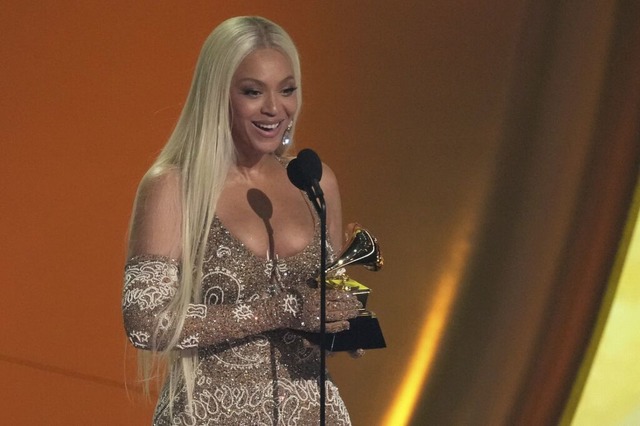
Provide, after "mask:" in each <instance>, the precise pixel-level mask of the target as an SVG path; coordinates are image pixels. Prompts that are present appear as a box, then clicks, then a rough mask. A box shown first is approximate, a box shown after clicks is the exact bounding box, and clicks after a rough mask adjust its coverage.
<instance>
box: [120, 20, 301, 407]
mask: <svg viewBox="0 0 640 426" xmlns="http://www.w3.org/2000/svg"><path fill="white" fill-rule="evenodd" d="M259 48H274V49H278V50H280V51H281V52H283V53H284V54H285V55H286V56H287V57H288V58H289V60H290V61H291V66H292V68H293V73H294V78H295V80H296V84H297V86H298V90H296V94H295V96H297V101H298V111H299V108H300V105H301V103H302V99H301V80H300V60H299V57H298V52H297V50H296V47H295V45H294V44H293V41H292V40H291V38H290V37H289V35H288V34H287V33H286V32H285V31H284V30H283V29H282V28H281V27H280V26H278V25H276V24H275V23H273V22H271V21H269V20H267V19H265V18H261V17H254V16H241V17H235V18H231V19H228V20H226V21H224V22H223V23H221V24H220V25H219V26H218V27H217V28H216V29H215V30H214V31H213V32H212V33H211V34H210V35H209V37H208V38H207V40H206V41H205V43H204V45H203V47H202V50H201V52H200V56H199V58H198V62H197V64H196V69H195V73H194V77H193V81H192V84H191V89H190V90H189V95H188V97H187V100H186V103H185V105H184V108H183V110H182V113H181V114H180V118H179V119H178V122H177V124H176V127H175V129H174V131H173V133H172V135H171V136H170V138H169V140H168V142H167V144H166V145H165V147H164V148H163V150H162V151H161V153H160V155H159V156H158V158H157V159H156V161H155V162H154V164H153V165H152V166H151V168H150V169H149V171H148V172H147V173H146V174H145V176H144V177H143V183H142V184H141V187H142V186H143V184H144V182H145V180H148V179H154V178H157V177H158V176H161V175H163V174H165V173H167V172H168V171H172V170H174V171H178V172H179V175H180V181H181V195H182V197H181V198H182V200H181V203H182V229H181V232H182V236H181V240H182V258H181V274H180V286H179V289H178V292H177V293H176V296H175V297H174V299H173V300H172V302H171V304H170V306H169V307H168V308H167V312H168V313H171V315H169V317H170V318H172V320H173V324H172V325H173V326H172V327H170V329H171V332H172V333H173V334H172V336H168V337H170V339H169V344H168V346H167V349H166V350H165V351H163V352H162V353H160V354H158V357H159V358H160V359H161V360H164V361H168V362H169V364H170V365H171V364H174V361H176V360H177V359H179V364H180V367H181V368H170V370H169V372H168V374H169V386H170V401H173V396H174V395H175V393H176V391H177V390H178V386H179V383H180V381H181V380H184V384H185V385H186V388H187V395H188V401H189V403H191V401H192V397H193V388H194V381H195V370H196V365H197V363H198V357H197V350H186V351H185V350H183V351H174V350H172V349H171V348H173V347H175V345H176V344H177V343H178V339H179V335H180V333H181V331H182V327H183V325H184V321H185V317H186V313H187V309H188V307H189V304H191V303H201V301H202V276H203V270H202V266H203V260H204V259H203V258H204V252H205V247H206V243H207V239H208V236H209V229H210V227H211V223H212V221H213V217H214V213H215V208H216V203H217V201H218V198H219V196H220V193H221V192H222V188H223V185H224V182H225V178H226V176H227V172H228V171H229V168H230V166H231V165H232V164H233V163H234V162H235V149H234V144H233V140H232V137H231V120H232V117H231V112H230V104H229V102H230V101H229V94H230V88H231V81H232V78H233V75H234V73H235V71H236V69H237V68H238V66H239V65H240V63H241V62H242V60H243V59H244V58H245V57H246V56H247V55H248V54H250V53H251V52H253V51H254V50H256V49H259ZM296 118H297V115H296V117H294V118H293V120H294V123H293V124H294V125H293V128H292V129H291V132H292V133H293V131H294V129H295V121H296ZM287 148H288V147H285V146H282V147H280V148H279V149H278V151H276V154H277V155H281V154H283V153H284V151H285V150H286V149H287ZM134 225H135V224H132V227H133V226H134ZM157 334H158V331H157V332H156V335H157ZM155 360H156V359H155V357H154V356H153V354H150V353H149V352H148V351H139V367H140V371H141V375H142V378H143V383H144V384H145V387H146V389H147V390H148V384H149V381H150V380H151V379H152V378H153V376H155V374H153V373H154V368H153V365H154V362H155ZM179 364H178V363H175V367H178V365H179Z"/></svg>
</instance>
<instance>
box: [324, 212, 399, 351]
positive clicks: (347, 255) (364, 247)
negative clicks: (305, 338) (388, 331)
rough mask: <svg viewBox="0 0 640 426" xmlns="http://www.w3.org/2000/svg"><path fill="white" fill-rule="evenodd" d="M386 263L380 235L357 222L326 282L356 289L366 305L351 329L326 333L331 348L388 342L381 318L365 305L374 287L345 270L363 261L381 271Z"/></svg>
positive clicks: (371, 346) (372, 346)
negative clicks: (359, 280)
mask: <svg viewBox="0 0 640 426" xmlns="http://www.w3.org/2000/svg"><path fill="white" fill-rule="evenodd" d="M383 263H384V260H383V258H382V254H381V253H380V247H379V246H378V241H377V240H376V238H375V237H374V236H373V235H371V234H370V233H369V231H367V230H366V229H364V228H362V227H361V226H360V225H358V224H355V225H354V226H353V231H352V234H351V238H350V239H349V241H348V242H347V244H346V245H345V249H344V250H343V251H342V253H341V254H340V256H338V259H337V260H335V261H334V262H333V263H332V264H331V265H329V266H328V267H327V269H326V276H327V278H326V282H327V288H333V289H339V290H343V291H349V292H351V293H353V294H354V295H355V296H356V297H357V298H358V300H359V301H360V303H362V309H360V312H359V313H358V316H357V317H356V318H353V319H351V320H349V323H350V327H349V330H345V331H341V332H339V333H334V334H327V335H326V340H325V345H326V349H327V350H329V351H332V352H338V351H353V350H357V349H378V348H384V347H386V346H387V345H386V343H385V341H384V336H383V335H382V329H381V328H380V323H379V322H378V318H377V317H376V315H375V314H374V313H373V312H371V311H368V310H366V309H365V308H366V306H367V299H368V298H369V294H370V293H371V289H369V288H368V287H366V286H364V285H362V284H360V283H359V282H357V281H355V280H353V279H351V278H350V277H349V276H348V275H347V274H346V272H345V267H346V266H349V265H362V266H364V267H365V268H367V269H368V270H370V271H378V270H380V269H381V268H382V265H383Z"/></svg>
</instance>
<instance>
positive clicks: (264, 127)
mask: <svg viewBox="0 0 640 426" xmlns="http://www.w3.org/2000/svg"><path fill="white" fill-rule="evenodd" d="M252 123H253V125H254V126H256V127H257V128H258V129H260V130H264V131H265V132H272V131H274V130H276V129H277V128H278V127H279V126H280V123H282V122H281V121H278V122H277V123H272V124H264V123H256V122H255V121H254V122H252Z"/></svg>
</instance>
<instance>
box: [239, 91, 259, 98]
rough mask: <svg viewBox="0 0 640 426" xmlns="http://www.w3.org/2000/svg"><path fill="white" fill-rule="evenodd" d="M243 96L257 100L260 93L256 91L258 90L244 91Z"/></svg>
mask: <svg viewBox="0 0 640 426" xmlns="http://www.w3.org/2000/svg"><path fill="white" fill-rule="evenodd" d="M242 94H243V95H245V96H250V97H252V98H256V97H258V96H260V91H259V90H256V89H244V90H243V91H242Z"/></svg>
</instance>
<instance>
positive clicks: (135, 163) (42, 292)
mask: <svg viewBox="0 0 640 426" xmlns="http://www.w3.org/2000/svg"><path fill="white" fill-rule="evenodd" d="M611 4H613V2H603V3H602V8H601V9H602V10H596V8H593V7H592V8H591V9H590V10H591V12H595V13H594V15H593V16H594V19H593V20H588V22H589V23H590V24H589V25H591V23H592V24H593V25H592V26H588V25H587V27H586V31H583V30H585V28H582V27H576V28H575V30H576V33H580V34H583V35H584V37H583V36H581V37H580V39H581V40H582V39H587V41H588V42H589V43H592V45H591V46H589V48H588V49H586V48H585V49H584V50H582V51H581V52H584V51H587V50H588V51H589V52H592V53H590V54H592V55H594V57H597V60H594V62H592V63H589V64H586V65H585V64H580V62H579V61H577V60H576V57H572V56H570V55H569V56H568V57H567V63H576V64H577V65H576V66H575V68H576V69H573V68H571V67H568V68H571V69H569V71H571V72H569V73H568V75H569V77H571V76H572V75H573V74H571V73H572V72H575V75H579V79H577V80H573V81H572V84H573V85H569V86H570V87H571V88H573V89H575V90H574V91H573V92H572V91H571V90H565V92H562V91H561V90H559V91H558V90H554V91H553V93H561V95H563V96H565V95H566V97H565V98H563V99H575V100H576V102H577V103H576V105H579V106H580V107H579V108H577V107H575V106H574V105H569V104H564V105H563V104H561V105H560V107H558V109H557V110H555V112H557V113H558V114H557V115H558V117H560V116H561V115H562V114H564V116H565V118H566V117H568V116H569V113H567V111H568V110H571V114H573V115H571V116H570V119H568V120H562V121H561V122H562V123H570V124H571V125H573V127H571V128H570V129H569V131H567V129H566V128H565V129H564V131H565V133H564V134H563V135H562V137H563V139H562V140H567V141H572V140H576V141H582V139H589V136H588V129H589V128H590V124H591V121H590V117H591V115H590V114H592V112H593V111H594V110H596V109H597V108H596V106H597V103H598V100H597V96H596V95H597V93H598V87H599V86H598V84H599V82H600V81H601V76H602V70H603V69H604V68H603V65H602V58H604V57H606V46H607V40H608V39H607V37H606V34H607V31H608V28H609V26H608V25H609V24H610V22H611V19H612V18H611V16H612V15H611V10H612V7H610V6H611ZM528 7H529V3H528V2H526V1H514V2H503V1H499V0H493V1H486V2H477V1H471V0H459V1H437V0H433V1H405V2H401V3H399V4H398V5H394V4H393V2H390V1H382V0H381V1H366V2H365V1H320V0H310V1H299V2H293V1H238V0H234V1H228V2H222V1H204V0H200V1H188V2H185V1H162V2H159V1H150V0H143V1H136V2H125V1H115V2H72V1H56V2H53V1H44V2H36V1H17V0H14V1H5V2H3V3H2V5H0V25H1V27H2V29H3V30H2V32H3V35H2V37H1V38H0V58H2V59H1V65H0V72H1V78H0V85H1V86H0V93H2V96H0V128H1V129H2V140H1V142H0V143H1V146H2V157H3V160H4V161H2V168H1V170H2V172H1V173H2V180H3V185H2V197H1V201H0V203H1V206H2V234H1V235H2V239H3V244H2V248H1V250H2V251H1V253H0V256H1V259H2V262H3V271H4V273H5V275H4V276H5V279H4V280H3V285H2V292H3V294H2V297H1V298H0V377H2V378H3V386H2V387H1V390H0V392H1V394H0V408H1V410H0V411H1V412H2V413H3V414H2V416H1V417H0V422H1V423H4V424H12V425H41V424H48V425H69V424H71V425H81V424H82V425H84V424H91V425H103V424H104V425H115V424H118V425H120V424H122V425H125V424H126V425H143V424H149V423H150V417H151V411H152V404H147V403H144V402H141V401H140V395H139V392H138V390H137V388H136V386H135V383H134V382H133V381H131V378H133V377H134V370H135V360H134V358H133V356H132V355H133V352H134V351H133V349H132V348H131V347H128V345H127V343H126V341H125V338H124V333H123V328H122V319H121V312H120V292H121V285H122V284H121V282H122V267H123V263H124V257H125V239H126V236H125V234H126V230H127V224H128V220H129V215H130V209H131V204H132V202H133V197H134V194H135V190H136V187H137V183H138V181H139V179H140V177H141V176H142V174H143V173H144V172H145V170H146V169H147V167H148V166H149V165H150V164H151V162H152V160H153V158H154V156H155V155H156V154H157V153H158V151H159V150H160V148H161V147H162V146H163V144H164V143H165V141H166V139H167V137H168V136H169V134H170V132H171V129H172V126H173V125H174V123H175V120H176V118H177V116H178V114H179V112H180V109H181V105H182V102H183V101H184V99H185V97H186V93H187V90H188V87H189V83H190V80H191V75H192V72H193V67H194V64H195V61H196V58H197V55H198V52H199V50H200V47H201V45H202V42H203V41H204V39H205V38H206V36H207V35H208V34H209V33H210V31H211V30H212V29H213V28H214V27H215V26H216V25H217V24H218V23H220V22H221V21H222V20H224V19H226V18H228V17H230V16H234V15H252V14H257V15H262V16H265V17H267V18H270V19H272V20H274V21H276V22H277V23H279V24H281V25H282V26H283V27H284V28H285V29H286V30H287V31H288V32H289V33H290V34H291V36H292V37H293V39H294V40H295V42H296V44H297V45H298V48H299V51H300V54H301V60H302V67H303V68H302V69H303V99H304V100H303V108H302V117H301V122H300V127H299V132H298V133H297V134H296V137H297V140H296V145H297V147H298V148H302V147H313V148H314V149H315V150H316V151H317V152H318V153H319V155H320V156H321V158H322V159H323V160H324V161H325V162H327V163H328V164H330V165H331V167H332V168H333V169H334V171H335V172H336V174H337V176H338V178H339V180H340V182H341V187H342V196H343V205H344V218H345V222H351V221H358V222H360V223H363V224H364V225H365V226H366V227H367V228H369V229H370V230H371V231H372V232H373V233H374V234H375V235H377V236H378V238H379V240H380V242H381V244H382V248H383V251H384V254H385V260H386V267H385V270H384V271H382V272H380V273H377V274H369V273H366V272H360V271H357V272H356V271H354V272H353V275H354V276H355V277H356V278H358V279H360V280H361V281H363V282H365V283H366V284H367V285H369V286H370V287H371V288H372V289H373V294H372V296H371V298H370V303H371V308H372V309H373V310H375V311H376V313H377V314H378V316H379V317H380V320H381V322H382V326H383V329H384V332H385V337H386V339H387V344H388V346H389V347H388V348H387V349H384V350H379V351H369V352H368V353H367V355H366V356H365V357H364V358H363V359H361V360H357V361H354V360H351V359H349V358H348V357H346V356H344V355H338V356H336V357H335V358H333V359H331V360H330V365H331V370H332V372H333V376H334V378H335V380H336V382H337V383H338V385H339V386H340V388H341V393H342V394H343V397H344V399H345V401H346V403H347V406H348V408H349V409H350V412H351V414H352V419H353V421H354V424H356V425H370V424H379V423H378V422H380V420H379V419H381V418H383V416H384V414H385V413H386V412H387V410H388V409H389V407H390V406H391V404H392V402H393V400H394V398H395V397H396V396H397V395H398V392H399V388H400V385H401V382H402V379H403V377H404V375H405V373H407V370H408V368H407V366H408V365H409V362H410V359H411V356H412V354H413V351H414V349H415V348H416V345H417V336H418V334H419V329H420V327H421V326H420V324H421V322H422V321H423V318H424V317H425V315H426V314H427V313H429V312H433V311H434V306H436V307H437V302H438V300H437V297H438V293H437V290H438V287H437V285H438V283H440V284H441V285H444V284H442V283H445V284H446V283H447V282H448V283H449V284H447V285H448V286H449V287H451V288H452V284H451V283H455V282H458V281H460V280H461V279H462V278H461V275H464V274H462V273H461V268H462V267H463V265H464V263H465V259H466V258H465V256H468V254H469V250H470V247H471V248H473V244H474V240H473V236H474V235H475V232H476V231H477V229H478V226H480V225H479V224H480V223H481V222H482V221H481V219H482V217H481V216H482V211H483V208H484V207H485V203H486V202H487V201H486V200H487V194H488V193H489V187H490V184H491V182H492V180H493V179H494V178H495V176H494V172H495V168H496V167H497V165H500V164H502V163H500V161H504V158H501V155H503V153H504V152H509V150H507V151H504V150H502V151H501V150H500V146H501V144H504V145H508V144H509V143H511V142H512V141H517V140H518V139H519V137H520V136H522V135H525V136H526V135H527V134H529V133H527V132H529V131H530V130H531V129H530V128H523V129H517V130H514V128H506V127H507V126H506V125H505V120H506V119H507V118H508V116H509V112H510V111H509V106H510V103H509V99H508V98H509V97H508V94H509V93H510V92H509V91H510V89H512V84H513V82H514V81H516V82H520V83H523V81H524V80H522V79H518V78H515V80H514V77H513V73H514V70H520V69H526V64H524V65H523V64H522V63H518V62H517V61H518V58H519V57H518V56H517V55H516V53H517V51H518V48H522V46H518V40H519V38H520V37H521V36H522V34H523V32H524V28H525V18H526V14H527V9H528ZM583 18H584V17H583ZM585 19H586V18H585ZM560 42H562V40H560ZM564 42H565V43H569V42H566V40H565V41H564ZM578 53H580V52H578ZM578 59H579V58H578ZM572 61H573V62H572ZM594 64H595V65H594ZM578 66H579V67H578ZM578 68H579V69H578ZM534 80H535V79H534ZM524 83H525V86H526V83H527V81H524ZM564 83H566V81H564ZM558 84H559V86H562V87H565V88H566V87H568V86H566V85H564V86H563V82H559V83H558ZM530 89H531V88H530V87H528V86H527V87H525V89H523V90H522V92H521V94H523V95H527V94H529V92H528V91H529V90H530ZM531 90H533V89H531ZM549 93H551V92H549ZM511 100H512V101H513V99H511ZM563 108H566V110H565V109H563ZM551 111H554V110H551ZM558 111H560V112H558ZM525 112H526V111H525ZM580 114H582V115H580ZM548 119H549V120H551V121H553V119H554V117H550V118H548ZM574 119H575V120H574ZM552 130H553V129H552ZM509 132H510V133H509ZM519 132H522V133H519ZM539 136H540V135H539ZM542 136H544V135H542ZM552 136H553V135H552ZM525 139H526V137H525ZM547 139H548V140H552V138H547ZM533 142H536V141H533ZM541 146H542V145H541ZM545 146H546V147H547V148H550V150H549V149H545V151H544V153H545V154H544V155H546V156H549V158H550V159H552V160H553V161H551V162H550V164H551V166H550V168H553V170H556V169H557V174H558V175H562V174H568V173H569V172H571V171H574V170H577V171H580V170H582V169H581V168H580V167H582V166H583V165H584V164H585V163H587V161H586V160H585V158H587V157H586V156H584V158H583V157H582V156H581V154H580V153H581V152H583V151H585V152H586V149H582V145H579V144H574V145H570V144H569V145H566V146H565V145H561V144H556V145H551V144H550V145H545ZM554 146H555V147H557V151H554V149H555V148H554ZM541 152H542V151H541ZM567 154H575V155H574V156H570V155H567ZM525 156H526V155H525ZM545 158H546V157H545ZM565 158H569V159H571V160H567V161H566V162H565V160H564V159H565ZM507 160H509V159H507ZM566 170H569V172H566ZM553 177H554V176H553V175H550V176H549V180H548V181H547V183H546V184H545V185H546V186H545V187H544V188H550V190H551V189H553V190H555V191H556V192H555V194H556V195H555V196H556V197H558V198H556V200H555V201H558V202H564V201H565V200H567V199H568V200H572V197H573V194H574V192H575V186H572V184H568V185H565V186H564V187H560V186H558V187H557V188H559V189H557V190H556V186H555V183H553V182H554V180H553ZM529 178H531V179H533V180H532V181H531V182H533V181H535V178H536V176H533V177H531V176H529ZM531 182H529V183H531ZM514 185H516V183H514ZM567 194H570V195H567ZM535 202H536V200H533V201H532V203H535ZM570 203H571V201H569V204H567V206H568V207H567V208H566V211H570V210H571V209H570V207H571V206H572V204H570ZM509 207H510V206H507V211H506V213H505V212H501V213H500V215H499V216H500V217H509ZM521 207H522V208H524V207H523V206H521ZM536 217H537V221H538V222H537V223H538V225H540V224H545V223H546V222H545V220H546V219H545V216H544V215H543V214H542V213H538V216H536ZM567 218H568V216H562V217H560V219H558V221H559V222H558V223H559V225H558V226H557V227H556V228H554V229H560V230H561V231H563V232H564V230H565V228H563V227H566V224H567V223H568V219H567ZM484 232H485V234H484V235H485V236H486V235H487V231H486V230H485V231H484ZM523 232H524V231H523ZM527 232H529V234H526V235H524V237H525V238H523V240H527V239H528V238H529V237H531V236H532V235H533V236H535V235H536V232H537V231H536V229H534V228H533V227H532V228H527ZM558 235H562V234H561V233H559V234H558ZM558 238H559V239H560V237H558ZM541 248H544V247H542V246H541ZM476 253H477V250H476ZM534 255H535V253H534ZM456 259H457V260H456ZM447 279H448V280H450V281H447ZM476 284H477V283H476ZM486 284H487V285H489V286H490V285H492V284H491V282H490V280H488V281H487V283H486ZM449 287H447V288H449ZM476 291H477V290H476ZM474 294H475V293H474ZM496 294H497V293H496ZM486 306H489V305H486ZM436 313H437V310H436ZM481 314H482V315H484V313H481ZM442 315H445V314H442ZM443 318H445V319H446V315H445V316H441V317H440V320H443ZM475 322H477V321H475ZM458 331H459V330H458ZM455 332H456V330H455V329H454V333H455ZM458 334H459V333H458ZM436 337H437V336H436ZM469 342H477V340H473V339H472V340H469ZM435 343H437V339H436V341H435ZM454 349H455V350H457V353H458V354H464V356H469V357H473V354H474V353H475V351H476V350H480V349H481V348H480V344H479V345H478V347H466V346H465V345H464V344H462V345H459V346H456V348H454ZM462 356H463V355H460V359H462ZM447 374H448V375H447ZM466 374H467V371H466V370H465V369H462V370H460V371H453V370H449V371H445V372H443V371H440V372H439V375H438V377H437V379H439V380H441V381H444V382H451V383H453V382H456V383H459V384H462V383H464V382H465V380H466V377H465V375H466ZM509 374H510V373H509ZM125 375H127V376H128V377H129V383H130V386H131V387H132V388H133V389H130V391H129V394H128V395H127V392H126V391H125V384H124V383H125ZM511 377H512V378H513V377H516V375H513V376H511ZM514 382H515V379H514ZM451 389H454V388H451ZM451 393H452V394H456V393H457V391H456V392H451ZM447 398H449V397H447ZM452 400H453V399H447V401H452ZM438 404H439V405H438ZM438 404H436V405H438V406H439V407H440V408H442V410H441V412H442V413H447V412H451V410H449V409H448V408H447V407H446V403H444V402H440V403H438ZM418 421H419V420H418Z"/></svg>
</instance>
